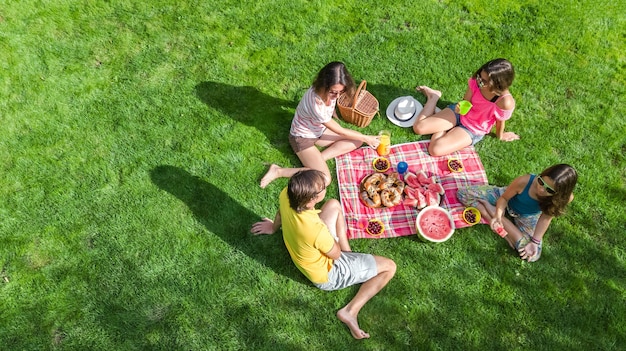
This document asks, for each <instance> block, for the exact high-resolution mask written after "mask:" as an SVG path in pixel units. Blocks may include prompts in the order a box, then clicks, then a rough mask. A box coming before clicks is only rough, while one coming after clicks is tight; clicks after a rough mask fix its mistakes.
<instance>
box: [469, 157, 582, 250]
mask: <svg viewBox="0 0 626 351" xmlns="http://www.w3.org/2000/svg"><path fill="white" fill-rule="evenodd" d="M577 180H578V174H577V173H576V170H575V169H574V168H573V167H572V166H570V165H567V164H557V165H553V166H551V167H549V168H547V169H545V170H544V171H543V172H541V173H540V174H539V175H534V174H525V175H522V176H519V177H517V178H515V179H514V180H513V181H512V182H511V184H509V185H508V186H506V187H497V186H492V185H478V186H470V187H467V188H462V189H459V191H458V193H457V197H458V198H459V200H460V201H461V202H462V203H463V204H464V205H465V206H473V207H476V208H477V209H478V210H479V211H480V213H481V215H482V217H483V218H484V219H485V220H486V221H487V222H488V223H489V225H490V227H491V229H492V230H493V231H494V232H496V233H498V234H499V235H500V236H502V237H503V238H504V239H505V240H506V241H507V242H508V243H509V245H510V246H511V247H512V248H514V249H516V250H517V251H518V252H519V255H520V257H521V258H522V259H524V260H528V262H534V261H537V260H538V259H539V257H540V256H541V249H542V243H543V236H544V234H545V233H546V230H547V229H548V227H549V226H550V223H551V221H552V219H553V218H554V217H558V216H560V215H562V214H563V212H564V211H565V208H566V207H567V205H568V204H569V203H570V202H572V200H574V194H573V191H574V187H575V186H576V182H577Z"/></svg>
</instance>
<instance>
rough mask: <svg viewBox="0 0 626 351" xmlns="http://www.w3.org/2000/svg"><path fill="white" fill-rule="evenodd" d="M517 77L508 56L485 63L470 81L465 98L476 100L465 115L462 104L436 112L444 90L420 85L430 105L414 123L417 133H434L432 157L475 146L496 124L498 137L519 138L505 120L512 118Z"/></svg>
mask: <svg viewBox="0 0 626 351" xmlns="http://www.w3.org/2000/svg"><path fill="white" fill-rule="evenodd" d="M514 78H515V71H514V70H513V65H511V63H510V62H509V61H507V60H505V59H502V58H500V59H495V60H491V61H489V62H487V63H485V64H484V65H483V66H482V67H480V68H479V69H478V71H476V73H475V74H474V76H472V77H471V78H470V79H469V80H468V83H467V85H468V88H467V91H466V92H465V95H464V96H463V99H464V100H467V101H469V102H471V103H472V108H471V109H470V110H469V112H467V113H466V114H465V115H460V114H459V106H458V104H451V105H450V106H448V107H447V108H445V109H443V110H441V111H440V112H438V113H435V107H437V101H439V98H440V97H441V91H438V90H433V89H431V88H429V87H427V86H419V87H417V88H416V90H417V91H421V92H422V93H424V95H426V98H427V100H426V104H425V105H424V109H423V110H422V112H420V115H419V116H418V119H417V121H416V122H415V124H413V131H414V132H415V133H417V134H422V135H424V134H432V136H431V138H430V145H429V146H428V152H429V153H430V154H431V155H432V156H443V155H447V154H450V153H453V152H455V151H458V150H460V149H462V148H464V147H466V146H469V145H474V144H476V143H477V142H478V141H480V140H481V139H482V138H483V137H484V136H485V134H488V133H489V132H490V131H491V129H492V128H493V126H494V125H495V126H496V137H498V139H500V140H504V141H513V140H517V139H519V136H518V135H517V134H515V133H513V132H505V131H504V123H505V121H506V120H507V119H509V118H511V115H512V114H513V110H514V109H515V99H513V96H511V93H510V92H509V87H510V86H511V84H512V83H513V79H514Z"/></svg>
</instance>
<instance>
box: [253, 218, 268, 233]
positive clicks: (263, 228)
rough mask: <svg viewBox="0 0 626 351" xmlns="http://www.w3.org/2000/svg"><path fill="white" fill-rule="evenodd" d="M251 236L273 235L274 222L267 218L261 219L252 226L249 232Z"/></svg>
mask: <svg viewBox="0 0 626 351" xmlns="http://www.w3.org/2000/svg"><path fill="white" fill-rule="evenodd" d="M250 232H252V234H254V235H259V234H274V221H272V220H271V219H269V218H263V220H261V221H260V222H256V223H254V224H253V225H252V229H251V230H250Z"/></svg>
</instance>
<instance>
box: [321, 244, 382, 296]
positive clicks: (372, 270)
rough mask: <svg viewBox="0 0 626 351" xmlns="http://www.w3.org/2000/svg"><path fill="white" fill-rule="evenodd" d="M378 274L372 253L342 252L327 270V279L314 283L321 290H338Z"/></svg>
mask: <svg viewBox="0 0 626 351" xmlns="http://www.w3.org/2000/svg"><path fill="white" fill-rule="evenodd" d="M377 274H378V268H377V267H376V259H374V256H373V255H370V254H364V253H358V252H342V253H341V257H339V259H338V260H335V261H334V263H333V268H331V269H330V272H328V281H327V282H326V283H322V284H315V286H317V287H318V288H320V289H322V290H327V291H331V290H339V289H343V288H347V287H349V286H352V285H355V284H361V283H364V282H366V281H368V280H370V279H372V278H373V277H375V276H376V275H377Z"/></svg>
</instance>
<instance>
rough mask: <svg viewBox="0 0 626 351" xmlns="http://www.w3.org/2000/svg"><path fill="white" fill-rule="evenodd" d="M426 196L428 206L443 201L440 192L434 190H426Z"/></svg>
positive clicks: (436, 204)
mask: <svg viewBox="0 0 626 351" xmlns="http://www.w3.org/2000/svg"><path fill="white" fill-rule="evenodd" d="M425 196H426V202H427V203H428V206H439V202H441V195H439V193H437V192H435V191H432V190H426V194H425Z"/></svg>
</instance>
